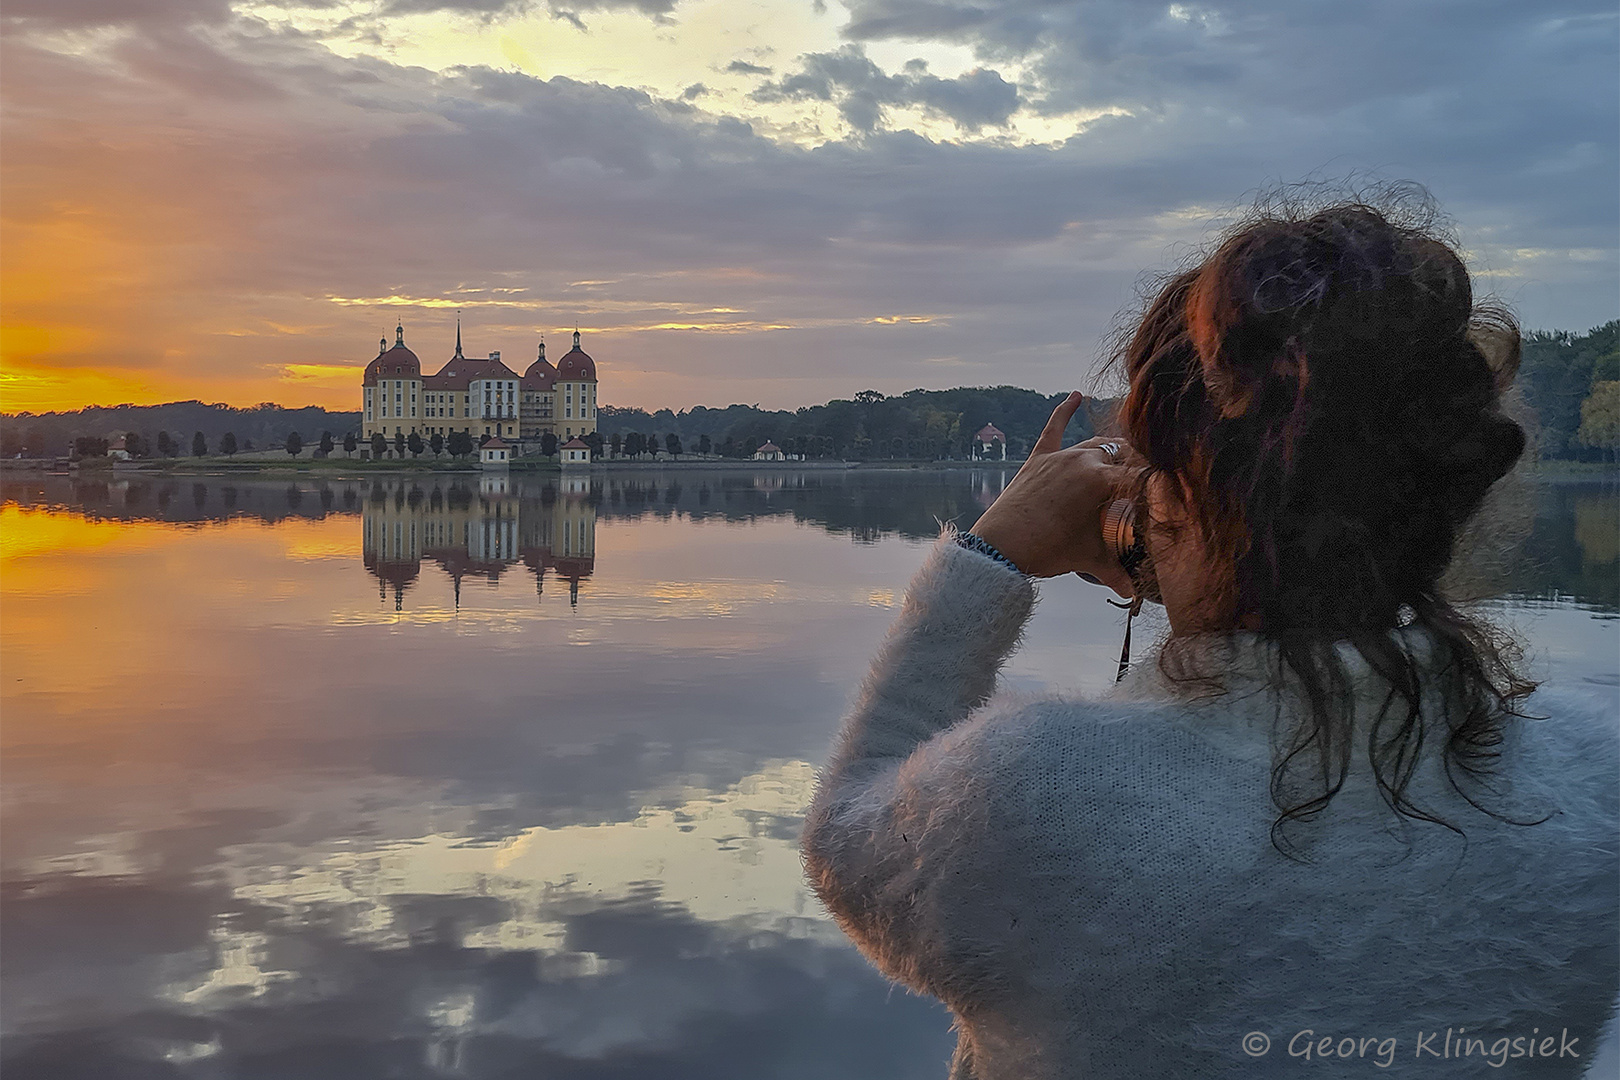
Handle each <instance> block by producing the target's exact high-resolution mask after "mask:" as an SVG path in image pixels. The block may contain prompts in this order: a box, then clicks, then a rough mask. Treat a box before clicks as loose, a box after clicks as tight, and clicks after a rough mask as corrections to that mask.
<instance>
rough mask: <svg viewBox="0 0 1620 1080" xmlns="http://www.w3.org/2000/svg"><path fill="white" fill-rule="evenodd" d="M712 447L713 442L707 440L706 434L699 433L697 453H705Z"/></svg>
mask: <svg viewBox="0 0 1620 1080" xmlns="http://www.w3.org/2000/svg"><path fill="white" fill-rule="evenodd" d="M713 449H714V443H712V442H710V441H709V437H708V436H707V435H699V436H698V453H700V454H707V453H708V452H709V451H710V450H713Z"/></svg>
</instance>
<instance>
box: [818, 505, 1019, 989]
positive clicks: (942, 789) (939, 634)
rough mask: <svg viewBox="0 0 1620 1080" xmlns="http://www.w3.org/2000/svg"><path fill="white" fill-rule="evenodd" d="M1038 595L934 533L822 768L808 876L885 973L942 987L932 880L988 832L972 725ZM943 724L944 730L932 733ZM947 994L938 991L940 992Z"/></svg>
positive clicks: (998, 566)
mask: <svg viewBox="0 0 1620 1080" xmlns="http://www.w3.org/2000/svg"><path fill="white" fill-rule="evenodd" d="M1034 603H1035V591H1034V588H1033V586H1032V585H1031V583H1030V580H1029V579H1028V578H1026V577H1024V575H1022V574H1020V573H1018V572H1017V571H1015V570H1013V569H1011V568H1010V567H1008V566H1006V565H1004V564H1002V563H1000V562H998V561H996V560H994V559H992V558H990V557H988V556H986V555H982V554H980V553H978V552H974V551H969V550H967V549H965V548H963V547H961V546H960V545H958V544H956V543H955V542H954V541H953V539H952V534H951V532H949V531H947V533H946V534H945V535H944V536H942V537H941V538H940V541H939V542H938V543H937V544H936V545H935V547H934V548H933V551H932V552H931V553H930V555H929V557H928V560H927V562H926V563H925V564H924V565H923V567H922V569H921V570H920V571H919V572H918V573H917V576H916V577H915V578H914V579H913V580H912V582H911V586H910V588H909V589H908V591H907V593H906V599H905V603H904V605H903V607H902V609H901V612H900V616H899V618H898V619H897V620H896V621H895V624H894V626H893V627H892V628H891V629H890V631H889V635H888V638H887V639H886V640H885V642H884V644H883V646H882V648H881V649H880V650H879V652H878V654H877V657H876V659H875V660H874V661H873V663H872V669H871V671H870V672H869V673H868V675H867V677H866V680H865V682H864V683H863V684H862V686H861V691H860V695H859V697H858V699H857V700H856V703H855V706H854V709H853V711H851V713H850V714H849V716H848V717H847V718H846V719H845V721H844V725H843V729H842V731H841V732H840V734H839V739H838V744H837V748H836V751H835V753H834V755H833V757H832V760H831V762H830V763H829V764H828V766H827V767H826V769H825V770H824V771H823V772H822V774H821V777H820V782H819V784H818V787H817V792H816V796H815V799H814V801H813V802H812V804H811V808H810V812H809V814H808V815H807V819H806V823H805V831H804V837H803V842H802V847H803V853H804V858H805V868H806V872H807V874H808V876H809V879H810V883H811V885H812V887H813V888H814V889H815V891H816V893H817V895H818V896H820V898H821V900H822V902H823V903H824V904H826V906H827V908H828V910H829V911H831V912H832V914H833V915H834V917H835V918H837V920H838V922H839V924H840V925H841V926H842V927H843V928H844V930H845V931H846V932H847V933H849V934H850V936H851V937H852V938H854V940H855V942H856V944H858V945H859V946H861V948H862V950H863V951H864V952H866V954H867V955H868V956H869V957H871V958H872V960H873V961H874V962H875V963H877V965H878V966H879V967H880V968H882V969H883V970H884V971H885V972H887V973H888V974H889V975H890V976H892V977H894V978H896V979H899V980H900V981H902V982H905V983H907V984H908V985H911V986H912V987H914V988H916V989H927V990H930V991H932V992H934V993H939V992H940V987H937V986H933V985H930V980H929V979H928V977H927V974H928V973H927V972H926V971H925V970H924V969H923V966H922V965H923V964H924V962H925V960H926V958H927V957H929V956H933V955H937V954H938V952H939V948H938V945H939V944H940V943H932V942H929V941H927V940H924V939H926V938H928V937H930V936H931V935H932V934H933V933H937V932H938V928H937V927H931V926H930V919H929V917H928V912H929V908H930V898H929V892H930V889H931V886H932V885H933V883H935V882H937V881H938V880H940V878H941V876H942V875H948V874H950V872H951V870H950V868H948V867H945V866H942V865H940V862H941V859H944V860H947V861H948V860H949V859H950V858H952V857H953V856H952V854H951V853H952V852H959V851H966V850H970V849H971V846H972V843H973V837H975V836H977V834H978V833H980V832H981V831H982V826H983V824H984V823H983V822H982V821H977V820H974V819H976V818H977V817H979V816H980V815H982V813H983V811H984V806H985V800H984V799H982V798H978V797H976V793H977V794H982V793H981V792H977V788H978V787H979V786H980V785H981V784H982V783H983V782H984V780H985V779H986V768H987V766H988V763H987V762H985V761H982V760H977V758H978V756H979V743H978V741H977V740H976V739H975V738H974V736H973V733H972V731H971V730H970V729H972V728H973V726H974V725H972V724H971V723H967V724H964V723H962V721H964V720H966V719H967V718H968V717H969V715H970V714H971V713H972V712H973V710H974V709H976V708H978V707H979V706H981V705H983V704H984V703H985V701H986V700H987V699H988V698H989V697H990V695H991V693H992V691H993V690H994V689H995V683H996V676H997V674H998V672H999V671H1000V669H1001V666H1002V664H1003V663H1004V662H1005V661H1006V659H1007V657H1008V656H1009V655H1010V654H1011V653H1012V651H1013V649H1014V648H1015V647H1016V646H1017V644H1018V640H1019V638H1020V636H1021V635H1022V633H1023V628H1024V624H1025V623H1026V621H1027V620H1028V618H1029V615H1030V612H1031V610H1032V608H1033V606H1034ZM936 736H937V737H936ZM942 996H943V995H942Z"/></svg>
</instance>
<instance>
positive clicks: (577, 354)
mask: <svg viewBox="0 0 1620 1080" xmlns="http://www.w3.org/2000/svg"><path fill="white" fill-rule="evenodd" d="M557 378H559V379H565V380H568V381H571V382H574V381H583V382H595V381H596V361H595V360H592V359H591V356H590V354H589V353H587V352H586V351H585V350H584V349H582V348H580V347H579V331H578V330H575V331H574V347H573V348H572V349H569V350H568V351H567V352H565V353H563V358H562V359H561V360H559V361H557Z"/></svg>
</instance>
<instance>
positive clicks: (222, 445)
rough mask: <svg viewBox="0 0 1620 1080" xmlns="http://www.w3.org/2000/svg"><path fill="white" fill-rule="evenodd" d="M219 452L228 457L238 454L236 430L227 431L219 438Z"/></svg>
mask: <svg viewBox="0 0 1620 1080" xmlns="http://www.w3.org/2000/svg"><path fill="white" fill-rule="evenodd" d="M219 452H220V453H222V454H224V455H225V456H226V457H235V456H236V432H234V431H227V432H226V433H225V434H224V435H222V436H220V439H219Z"/></svg>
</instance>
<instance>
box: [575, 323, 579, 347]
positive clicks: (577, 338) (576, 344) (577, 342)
mask: <svg viewBox="0 0 1620 1080" xmlns="http://www.w3.org/2000/svg"><path fill="white" fill-rule="evenodd" d="M574 348H576V349H577V348H579V327H577V326H576V327H574Z"/></svg>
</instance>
